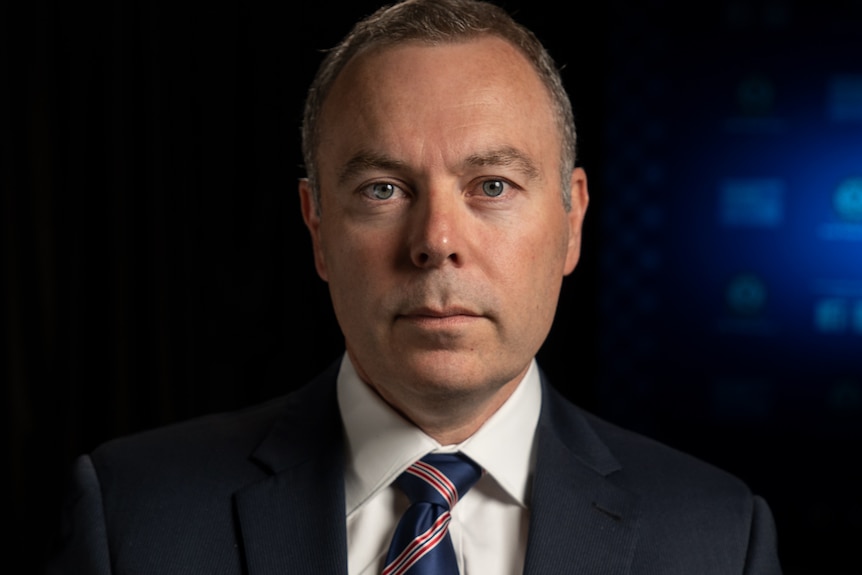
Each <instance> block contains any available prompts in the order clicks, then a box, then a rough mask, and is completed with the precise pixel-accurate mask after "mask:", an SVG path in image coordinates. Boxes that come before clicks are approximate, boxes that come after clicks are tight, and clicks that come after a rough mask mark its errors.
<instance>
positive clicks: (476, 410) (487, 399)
mask: <svg viewBox="0 0 862 575" xmlns="http://www.w3.org/2000/svg"><path fill="white" fill-rule="evenodd" d="M527 369H529V366H528V368H526V369H524V370H523V371H522V372H521V373H519V374H518V375H517V377H515V378H513V379H511V380H510V381H508V382H506V383H504V384H503V385H501V386H499V387H494V388H493V389H491V390H487V389H485V390H475V389H474V390H435V391H431V392H425V393H422V394H421V395H411V394H408V393H405V394H403V395H393V394H391V393H387V392H386V391H384V390H383V389H381V388H380V387H378V386H376V385H374V384H373V383H371V382H369V381H368V380H365V383H366V384H367V385H368V386H369V387H371V389H373V390H374V391H375V392H376V393H377V394H378V395H379V396H380V397H381V398H382V399H383V400H384V401H385V402H386V403H388V404H389V405H390V406H391V407H392V408H393V409H395V410H396V411H397V412H399V413H400V414H401V415H402V416H403V417H405V418H406V419H407V420H409V421H410V422H411V423H413V424H414V425H416V426H417V427H419V428H420V429H421V430H422V431H423V432H425V433H426V434H427V435H429V436H430V437H432V438H434V440H436V441H437V442H438V443H440V444H441V445H453V444H457V443H461V442H462V441H465V440H466V439H467V438H469V437H470V436H471V435H473V434H474V433H476V431H478V430H479V428H480V427H482V425H484V423H485V422H486V421H487V420H488V419H489V418H490V417H491V416H492V415H494V413H496V412H497V410H498V409H499V408H500V407H501V406H502V405H503V404H504V403H505V402H506V400H508V399H509V397H511V395H512V393H514V391H515V389H517V387H518V384H519V383H520V382H521V380H522V379H523V377H524V375H525V374H526V372H527ZM363 379H364V378H363Z"/></svg>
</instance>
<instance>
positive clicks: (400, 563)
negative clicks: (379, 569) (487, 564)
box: [382, 511, 451, 575]
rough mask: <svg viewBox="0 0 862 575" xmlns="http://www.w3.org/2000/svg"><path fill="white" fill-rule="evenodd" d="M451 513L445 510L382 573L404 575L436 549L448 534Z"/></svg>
mask: <svg viewBox="0 0 862 575" xmlns="http://www.w3.org/2000/svg"><path fill="white" fill-rule="evenodd" d="M450 519H451V514H450V513H449V512H448V511H444V512H443V513H442V514H440V517H438V518H437V520H436V521H435V522H434V524H433V525H432V526H431V527H429V528H428V529H427V530H426V531H425V532H424V533H421V534H419V535H417V536H416V538H415V539H413V541H411V542H410V545H408V546H407V547H406V548H405V549H404V551H402V552H401V553H400V554H399V555H398V557H396V558H395V559H394V560H393V561H392V562H391V563H390V564H389V565H387V566H386V568H385V569H384V570H383V573H382V575H403V573H405V572H406V571H407V570H408V569H410V568H411V567H413V565H414V564H415V563H416V562H417V561H419V560H420V559H422V557H424V556H425V555H426V554H427V553H428V552H429V551H431V550H432V549H434V548H435V547H436V546H437V544H438V543H440V541H442V540H443V538H444V537H445V536H446V533H447V527H448V525H449V520H450Z"/></svg>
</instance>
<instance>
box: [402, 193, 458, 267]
mask: <svg viewBox="0 0 862 575" xmlns="http://www.w3.org/2000/svg"><path fill="white" fill-rule="evenodd" d="M459 199H460V195H459V194H457V193H452V192H450V191H445V190H436V189H435V190H431V191H430V192H429V193H426V194H423V195H421V196H420V197H419V201H417V202H416V204H414V206H413V218H412V220H413V221H411V231H410V259H411V260H412V262H413V265H415V266H417V267H420V268H434V267H439V266H442V265H444V264H446V263H450V264H454V265H456V266H460V265H461V264H462V263H463V254H462V253H461V250H462V240H463V237H462V221H463V218H464V214H463V213H462V212H463V208H462V206H461V203H460V202H459Z"/></svg>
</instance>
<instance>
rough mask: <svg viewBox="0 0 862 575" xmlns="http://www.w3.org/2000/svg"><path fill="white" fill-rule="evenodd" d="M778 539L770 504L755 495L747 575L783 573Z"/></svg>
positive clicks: (778, 574)
mask: <svg viewBox="0 0 862 575" xmlns="http://www.w3.org/2000/svg"><path fill="white" fill-rule="evenodd" d="M777 539H778V538H777V534H776V531H775V521H774V519H773V517H772V511H771V510H770V509H769V505H768V504H767V503H766V501H765V500H764V499H763V498H762V497H760V496H755V497H754V509H753V511H752V517H751V532H750V533H749V538H748V555H747V557H746V560H745V573H746V575H781V564H780V562H779V560H778V540H777Z"/></svg>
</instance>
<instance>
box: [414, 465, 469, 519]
mask: <svg viewBox="0 0 862 575" xmlns="http://www.w3.org/2000/svg"><path fill="white" fill-rule="evenodd" d="M407 472H408V473H410V474H411V475H415V476H416V477H419V478H420V479H423V480H424V481H425V482H426V483H428V484H429V485H431V486H432V487H433V488H434V489H436V490H437V492H438V493H440V496H441V497H443V499H445V500H446V501H447V502H448V503H449V509H451V508H452V507H454V506H455V504H456V503H457V502H458V489H457V488H456V487H455V484H454V483H452V482H451V481H450V480H449V478H448V477H446V475H445V474H443V473H441V472H440V471H439V470H438V469H437V468H436V467H434V466H433V465H429V464H427V463H425V462H424V461H417V462H416V463H414V464H413V465H411V466H410V468H409V469H407Z"/></svg>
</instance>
